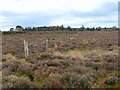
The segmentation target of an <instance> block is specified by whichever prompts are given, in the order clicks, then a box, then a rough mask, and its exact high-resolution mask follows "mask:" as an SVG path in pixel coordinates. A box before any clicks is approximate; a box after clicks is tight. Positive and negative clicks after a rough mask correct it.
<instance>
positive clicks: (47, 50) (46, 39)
mask: <svg viewBox="0 0 120 90" xmlns="http://www.w3.org/2000/svg"><path fill="white" fill-rule="evenodd" d="M46 51H47V53H48V38H47V39H46Z"/></svg>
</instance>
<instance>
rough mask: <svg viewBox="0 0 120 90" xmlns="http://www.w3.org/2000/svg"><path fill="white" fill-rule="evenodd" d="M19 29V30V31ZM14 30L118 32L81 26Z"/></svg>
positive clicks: (114, 28)
mask: <svg viewBox="0 0 120 90" xmlns="http://www.w3.org/2000/svg"><path fill="white" fill-rule="evenodd" d="M20 27H21V29H20ZM16 28H19V29H18V31H19V30H22V31H57V30H61V31H112V30H119V29H118V28H116V27H115V26H114V27H112V28H107V27H105V28H101V27H100V26H99V27H93V28H89V27H87V28H85V27H84V25H82V26H81V27H80V28H71V27H70V26H68V27H64V26H63V25H61V26H41V27H25V28H22V26H16ZM12 30H13V29H10V31H12Z"/></svg>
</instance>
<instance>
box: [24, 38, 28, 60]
mask: <svg viewBox="0 0 120 90" xmlns="http://www.w3.org/2000/svg"><path fill="white" fill-rule="evenodd" d="M24 52H25V58H27V57H28V56H29V51H28V42H27V41H26V40H24Z"/></svg>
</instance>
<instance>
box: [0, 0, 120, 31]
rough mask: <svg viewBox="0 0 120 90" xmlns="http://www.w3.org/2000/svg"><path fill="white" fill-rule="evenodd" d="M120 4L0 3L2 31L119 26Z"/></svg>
mask: <svg viewBox="0 0 120 90" xmlns="http://www.w3.org/2000/svg"><path fill="white" fill-rule="evenodd" d="M118 1H119V0H0V29H1V30H9V28H11V27H13V28H15V26H16V25H21V26H23V27H28V26H30V27H37V26H44V25H46V26H50V25H51V26H53V25H62V24H63V25H64V26H71V27H81V25H84V26H85V27H98V26H101V27H112V26H118Z"/></svg>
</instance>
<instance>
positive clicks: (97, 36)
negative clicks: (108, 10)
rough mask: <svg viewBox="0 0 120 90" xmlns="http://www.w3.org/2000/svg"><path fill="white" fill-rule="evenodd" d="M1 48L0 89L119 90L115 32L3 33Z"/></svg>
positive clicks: (116, 32)
mask: <svg viewBox="0 0 120 90" xmlns="http://www.w3.org/2000/svg"><path fill="white" fill-rule="evenodd" d="M46 38H48V50H47V49H46ZM24 40H27V41H28V48H29V57H27V58H25V55H24ZM55 43H56V45H57V46H56V47H55ZM2 46H3V47H2V49H3V50H2V53H3V55H2V57H3V58H2V60H3V61H2V62H1V63H2V75H3V88H33V87H36V88H81V87H82V88H118V87H119V88H120V75H119V73H118V48H119V47H118V31H108V32H105V31H83V32H80V31H79V32H78V31H36V32H25V33H16V34H5V35H4V34H3V36H2Z"/></svg>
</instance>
